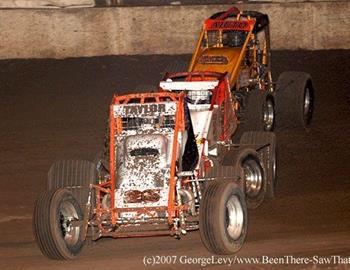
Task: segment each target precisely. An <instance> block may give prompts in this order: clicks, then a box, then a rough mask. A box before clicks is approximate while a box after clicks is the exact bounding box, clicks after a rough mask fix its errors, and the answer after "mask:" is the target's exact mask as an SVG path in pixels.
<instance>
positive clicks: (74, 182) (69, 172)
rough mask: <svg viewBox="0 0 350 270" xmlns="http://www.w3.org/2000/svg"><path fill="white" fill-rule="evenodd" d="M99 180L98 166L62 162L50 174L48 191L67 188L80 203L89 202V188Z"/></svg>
mask: <svg viewBox="0 0 350 270" xmlns="http://www.w3.org/2000/svg"><path fill="white" fill-rule="evenodd" d="M96 180H97V170H96V164H94V163H93V162H91V161H87V160H60V161H57V162H55V163H53V164H52V166H51V168H50V170H49V172H48V181H47V190H55V189H57V188H66V189H68V190H70V191H71V192H72V193H73V195H74V197H75V198H76V199H77V201H78V202H79V204H80V206H81V208H83V207H84V205H85V204H86V202H87V198H88V194H89V186H90V184H93V183H94V182H95V181H96Z"/></svg>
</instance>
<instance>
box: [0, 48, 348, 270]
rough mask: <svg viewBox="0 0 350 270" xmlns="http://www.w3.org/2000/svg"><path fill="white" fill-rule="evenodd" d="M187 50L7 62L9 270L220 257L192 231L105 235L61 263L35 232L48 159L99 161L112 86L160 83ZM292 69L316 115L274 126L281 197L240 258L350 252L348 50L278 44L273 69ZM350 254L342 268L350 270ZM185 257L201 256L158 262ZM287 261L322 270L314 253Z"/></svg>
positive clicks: (1, 195) (1, 218)
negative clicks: (311, 97) (293, 126)
mask: <svg viewBox="0 0 350 270" xmlns="http://www.w3.org/2000/svg"><path fill="white" fill-rule="evenodd" d="M178 57H179V56H177V57H175V56H147V57H146V56H140V57H99V58H87V59H67V60H62V61H56V60H26V61H24V60H12V61H7V60H6V61H0V93H1V97H0V115H1V122H0V190H1V191H0V203H1V209H0V269H49V268H50V269H67V270H68V269H90V268H97V267H99V268H101V269H143V268H146V267H145V266H144V265H143V257H144V256H145V255H178V257H177V259H178V260H179V258H180V256H181V255H185V256H188V257H196V258H198V257H201V256H205V257H210V256H211V255H210V254H209V253H208V252H207V251H206V250H205V248H204V247H203V245H202V244H201V242H200V238H199V233H198V232H194V233H191V234H189V235H188V236H186V237H184V238H183V239H182V240H181V241H176V240H173V239H172V238H170V237H160V238H143V239H120V240H112V239H103V240H100V241H98V242H97V243H95V244H94V245H92V246H88V247H87V248H86V249H85V251H84V252H83V254H82V256H81V257H80V258H79V259H77V260H75V261H71V262H55V261H49V260H47V259H46V258H44V257H43V256H42V255H41V253H40V251H39V250H38V248H37V246H36V244H35V242H34V238H33V236H32V229H31V215H32V208H33V204H34V201H35V199H36V197H37V196H38V194H39V193H40V192H41V191H43V190H44V188H45V181H46V179H45V178H46V172H47V170H48V168H49V166H50V164H51V163H52V162H54V161H55V160H58V159H62V158H83V159H92V158H93V157H94V155H95V153H96V152H97V151H99V149H100V148H101V145H102V141H103V136H104V128H105V121H106V116H107V105H108V103H109V101H110V99H111V97H112V94H113V93H114V92H115V91H116V90H117V91H118V93H121V91H122V92H127V91H130V90H132V89H133V88H135V87H136V86H137V85H140V84H148V85H149V84H152V83H156V81H157V79H158V78H159V77H160V73H161V72H162V71H163V70H164V68H165V66H166V64H167V63H168V62H169V61H173V60H174V59H176V58H178ZM181 57H182V58H184V59H188V56H181ZM283 70H302V71H307V72H309V73H311V75H312V77H313V80H314V86H315V88H316V111H315V115H314V122H313V124H312V126H311V128H310V130H307V131H304V130H291V131H286V132H281V133H278V134H277V138H278V147H279V148H278V155H279V164H278V165H279V168H278V170H279V171H278V181H279V187H278V196H277V198H276V199H275V200H274V201H271V202H268V203H265V204H264V205H263V206H262V207H261V208H259V209H258V210H255V211H252V212H250V215H249V217H250V226H249V232H248V239H247V241H246V244H245V246H244V247H243V249H242V250H241V251H240V252H239V253H238V254H237V256H238V257H240V258H243V257H260V256H262V255H266V256H273V257H281V256H284V255H293V256H298V257H305V256H308V257H312V256H314V255H318V256H330V255H341V256H344V257H347V258H349V257H350V181H349V175H350V166H349V164H348V163H349V161H350V109H349V107H350V92H349V88H350V83H349V78H350V51H319V52H302V51H301V52H274V54H273V71H274V75H275V78H277V76H278V74H279V73H281V72H282V71H283ZM182 258H185V257H182ZM348 263H349V264H347V265H341V266H339V268H340V269H350V259H349V262H348ZM179 267H182V268H188V267H189V268H194V269H196V268H199V267H200V265H199V264H196V265H194V264H185V265H181V264H180V263H179V262H178V263H177V264H174V265H163V266H158V267H157V268H167V269H175V268H179ZM231 267H232V268H233V269H242V268H244V269H245V268H248V269H252V268H253V269H261V268H265V267H266V268H276V269H280V265H261V264H253V265H247V264H245V265H237V264H235V265H234V266H231ZM289 267H290V268H291V269H294V268H307V269H314V268H313V267H314V266H313V265H312V263H311V264H309V265H290V266H289ZM318 267H325V268H327V267H330V268H333V267H334V264H331V265H323V266H322V265H320V264H319V265H318ZM148 268H154V267H148ZM207 268H210V269H211V268H219V267H218V266H209V267H207ZM222 268H224V267H222Z"/></svg>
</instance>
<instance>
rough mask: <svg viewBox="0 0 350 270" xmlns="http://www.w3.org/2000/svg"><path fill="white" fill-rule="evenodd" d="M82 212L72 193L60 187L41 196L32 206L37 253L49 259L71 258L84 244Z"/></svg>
mask: <svg viewBox="0 0 350 270" xmlns="http://www.w3.org/2000/svg"><path fill="white" fill-rule="evenodd" d="M82 221H83V213H82V210H81V208H80V206H79V203H78V201H77V200H76V199H75V198H74V196H73V194H72V193H71V192H70V191H68V190H67V189H64V188H59V189H55V190H50V191H48V192H45V193H43V194H42V195H41V196H40V197H39V199H38V200H37V201H36V204H35V207H34V216H33V225H34V235H35V239H36V242H37V243H38V246H39V248H40V250H41V252H42V253H43V254H44V255H45V256H46V257H48V258H50V259H55V260H67V259H73V258H75V257H76V256H77V255H78V254H79V253H80V251H81V249H82V247H83V245H84V241H83V240H82V234H83V224H82Z"/></svg>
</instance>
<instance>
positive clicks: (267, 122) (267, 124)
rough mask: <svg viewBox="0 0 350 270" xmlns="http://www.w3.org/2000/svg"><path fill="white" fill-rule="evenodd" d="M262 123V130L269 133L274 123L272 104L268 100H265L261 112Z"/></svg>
mask: <svg viewBox="0 0 350 270" xmlns="http://www.w3.org/2000/svg"><path fill="white" fill-rule="evenodd" d="M263 121H264V130H266V131H271V130H272V129H273V125H274V122H275V110H274V106H273V102H272V101H271V100H270V99H268V100H266V103H265V106H264V111H263Z"/></svg>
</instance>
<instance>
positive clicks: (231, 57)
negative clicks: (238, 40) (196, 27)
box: [192, 48, 242, 73]
mask: <svg viewBox="0 0 350 270" xmlns="http://www.w3.org/2000/svg"><path fill="white" fill-rule="evenodd" d="M241 51H242V48H210V49H205V50H203V51H202V52H201V54H200V55H199V57H198V58H197V61H196V63H195V64H194V67H193V70H192V71H214V72H221V73H225V72H228V73H232V71H233V70H234V68H235V66H236V65H237V64H239V63H237V61H238V60H239V55H240V53H241ZM202 56H224V57H226V58H227V60H228V63H227V64H201V63H199V59H200V58H201V57H202Z"/></svg>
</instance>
